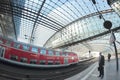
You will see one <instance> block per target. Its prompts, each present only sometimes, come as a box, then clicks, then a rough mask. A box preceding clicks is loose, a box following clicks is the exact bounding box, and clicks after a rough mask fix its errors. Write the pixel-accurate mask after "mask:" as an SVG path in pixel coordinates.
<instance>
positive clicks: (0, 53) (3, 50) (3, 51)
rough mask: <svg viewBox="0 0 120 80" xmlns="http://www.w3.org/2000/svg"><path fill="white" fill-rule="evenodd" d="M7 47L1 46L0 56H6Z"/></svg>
mask: <svg viewBox="0 0 120 80" xmlns="http://www.w3.org/2000/svg"><path fill="white" fill-rule="evenodd" d="M4 53H5V48H4V47H2V46H0V57H4Z"/></svg>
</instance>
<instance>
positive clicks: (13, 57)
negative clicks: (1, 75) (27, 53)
mask: <svg viewBox="0 0 120 80" xmlns="http://www.w3.org/2000/svg"><path fill="white" fill-rule="evenodd" d="M10 59H11V60H14V61H17V60H18V56H16V55H13V54H12V55H10Z"/></svg>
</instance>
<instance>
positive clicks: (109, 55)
mask: <svg viewBox="0 0 120 80" xmlns="http://www.w3.org/2000/svg"><path fill="white" fill-rule="evenodd" d="M110 57H111V54H110V53H108V62H109V61H110Z"/></svg>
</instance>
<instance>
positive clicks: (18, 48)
mask: <svg viewBox="0 0 120 80" xmlns="http://www.w3.org/2000/svg"><path fill="white" fill-rule="evenodd" d="M0 59H1V60H4V61H8V62H10V63H15V64H18V65H23V66H29V67H61V66H68V65H71V64H76V63H78V56H77V54H75V53H73V52H60V51H54V50H51V49H46V48H42V47H38V46H34V45H30V44H25V43H21V42H15V41H13V40H10V39H6V38H3V37H0Z"/></svg>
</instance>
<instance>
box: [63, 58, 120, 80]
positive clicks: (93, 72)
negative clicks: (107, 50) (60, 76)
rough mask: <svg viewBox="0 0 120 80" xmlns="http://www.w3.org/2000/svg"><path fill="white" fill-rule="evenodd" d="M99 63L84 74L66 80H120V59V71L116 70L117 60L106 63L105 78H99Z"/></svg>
mask: <svg viewBox="0 0 120 80" xmlns="http://www.w3.org/2000/svg"><path fill="white" fill-rule="evenodd" d="M97 67H98V62H96V63H94V64H93V65H91V66H90V67H89V68H87V69H86V70H84V71H83V72H81V73H79V74H77V75H75V76H72V77H70V78H67V79H65V80H120V59H119V70H118V72H117V70H116V60H115V59H112V60H111V61H110V62H108V61H105V67H104V74H105V75H104V78H103V79H101V78H99V77H97V76H98V75H99V72H98V71H97Z"/></svg>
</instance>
